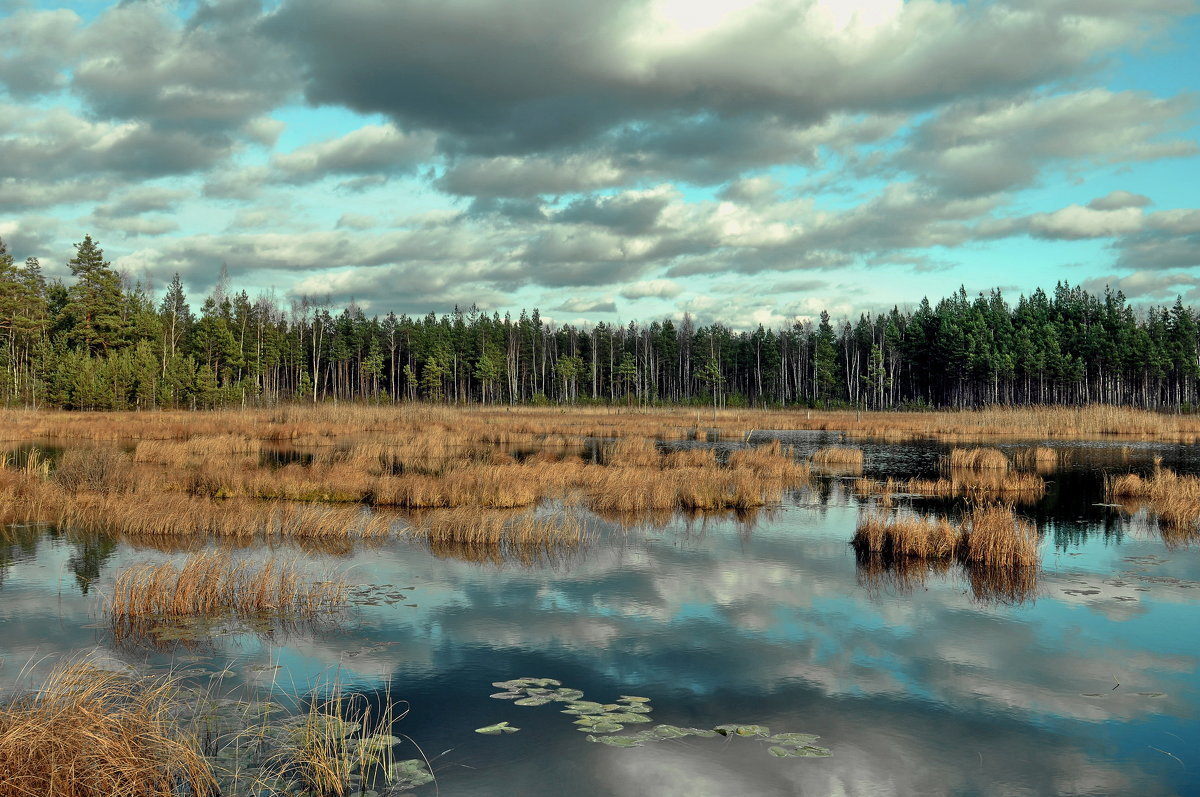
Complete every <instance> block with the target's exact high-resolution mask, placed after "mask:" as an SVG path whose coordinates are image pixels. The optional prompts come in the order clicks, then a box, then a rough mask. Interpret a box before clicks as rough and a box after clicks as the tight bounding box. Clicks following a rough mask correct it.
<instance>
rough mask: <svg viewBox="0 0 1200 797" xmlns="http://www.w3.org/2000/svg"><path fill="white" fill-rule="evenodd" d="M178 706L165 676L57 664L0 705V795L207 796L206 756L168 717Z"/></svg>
mask: <svg viewBox="0 0 1200 797" xmlns="http://www.w3.org/2000/svg"><path fill="white" fill-rule="evenodd" d="M177 708H178V706H177V689H176V685H175V683H174V682H172V681H171V680H170V679H148V678H145V677H140V678H131V677H128V676H126V675H124V674H120V673H116V672H112V671H110V670H105V669H100V668H98V667H96V666H93V665H92V664H89V663H87V662H78V661H77V662H70V663H66V664H62V665H59V666H57V667H55V668H54V670H53V671H52V672H51V673H50V674H49V676H48V677H47V678H46V680H45V682H44V683H43V684H42V685H41V686H40V687H39V688H37V689H35V690H32V691H29V692H27V693H23V694H18V695H16V696H12V697H9V698H7V699H5V700H4V701H3V703H2V704H0V795H3V797H34V796H35V795H36V796H37V797H41V796H42V795H54V797H178V795H181V794H192V795H208V794H214V793H216V792H215V789H216V781H215V780H214V778H213V775H212V771H211V768H210V766H209V763H208V762H207V761H206V760H205V758H204V756H203V754H202V752H201V749H200V745H199V742H198V740H197V739H196V738H195V736H194V735H192V734H189V733H187V732H185V731H184V730H183V729H182V728H181V727H180V726H179V724H178V723H177V722H176V720H175V712H176V710H177Z"/></svg>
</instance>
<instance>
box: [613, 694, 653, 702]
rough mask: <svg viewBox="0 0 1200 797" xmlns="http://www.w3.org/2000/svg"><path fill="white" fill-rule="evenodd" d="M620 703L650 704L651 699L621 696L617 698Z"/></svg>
mask: <svg viewBox="0 0 1200 797" xmlns="http://www.w3.org/2000/svg"><path fill="white" fill-rule="evenodd" d="M617 702H618V703H649V702H650V698H648V697H638V696H637V695H621V696H620V697H619V698H617Z"/></svg>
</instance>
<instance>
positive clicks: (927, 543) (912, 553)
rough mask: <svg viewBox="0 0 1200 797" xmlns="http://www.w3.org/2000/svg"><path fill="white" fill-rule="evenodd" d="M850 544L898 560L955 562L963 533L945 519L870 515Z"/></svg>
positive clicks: (927, 516)
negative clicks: (942, 560)
mask: <svg viewBox="0 0 1200 797" xmlns="http://www.w3.org/2000/svg"><path fill="white" fill-rule="evenodd" d="M851 544H852V545H853V546H854V548H855V550H856V551H858V552H860V553H871V554H879V555H882V556H883V557H885V558H896V559H947V560H949V559H952V558H953V557H954V556H955V554H956V552H957V551H958V550H959V547H960V545H961V544H962V543H961V540H960V533H959V532H958V530H956V529H955V528H954V526H952V525H951V524H950V521H949V520H947V519H946V518H944V517H931V516H929V515H883V514H876V513H869V514H867V515H865V516H864V517H862V518H861V519H860V520H859V523H858V528H857V529H856V530H855V532H854V539H853V540H851Z"/></svg>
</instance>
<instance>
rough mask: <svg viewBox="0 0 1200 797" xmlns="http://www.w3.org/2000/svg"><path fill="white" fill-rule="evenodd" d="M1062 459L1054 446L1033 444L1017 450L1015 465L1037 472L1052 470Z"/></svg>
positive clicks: (1049, 471)
mask: <svg viewBox="0 0 1200 797" xmlns="http://www.w3.org/2000/svg"><path fill="white" fill-rule="evenodd" d="M1061 459H1062V454H1061V453H1060V452H1059V451H1058V449H1056V448H1049V447H1047V446H1033V447H1032V448H1023V449H1021V450H1020V451H1018V452H1017V456H1016V460H1017V467H1018V468H1022V469H1023V470H1032V471H1037V472H1038V473H1052V472H1054V471H1055V470H1056V469H1057V468H1058V466H1059V464H1060V461H1061Z"/></svg>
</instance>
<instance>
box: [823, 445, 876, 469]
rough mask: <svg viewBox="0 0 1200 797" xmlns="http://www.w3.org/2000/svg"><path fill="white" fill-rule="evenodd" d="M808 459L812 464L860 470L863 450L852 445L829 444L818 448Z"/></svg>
mask: <svg viewBox="0 0 1200 797" xmlns="http://www.w3.org/2000/svg"><path fill="white" fill-rule="evenodd" d="M810 460H811V461H812V463H813V464H814V465H825V466H833V467H838V468H850V469H856V470H859V471H861V470H862V466H863V451H862V449H861V448H854V447H852V446H829V447H827V448H818V449H817V450H816V451H814V452H813V454H812V456H811V457H810Z"/></svg>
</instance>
